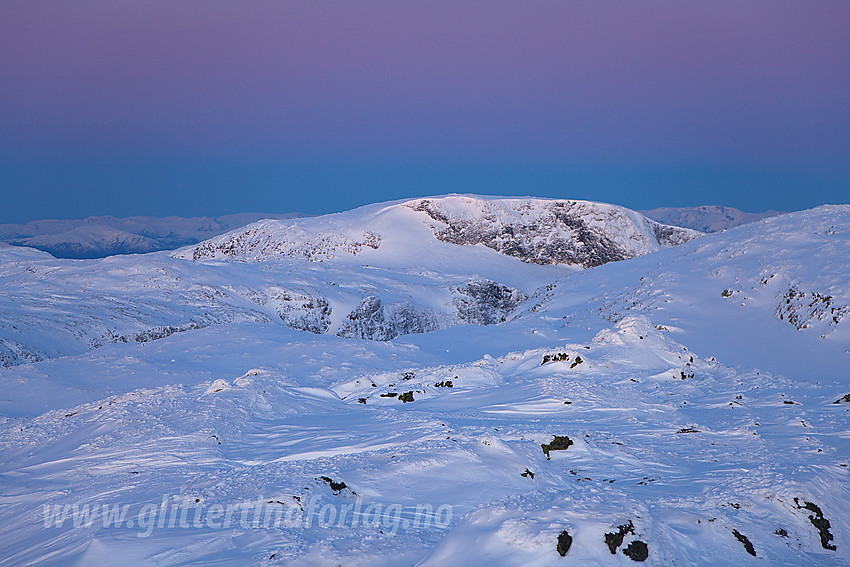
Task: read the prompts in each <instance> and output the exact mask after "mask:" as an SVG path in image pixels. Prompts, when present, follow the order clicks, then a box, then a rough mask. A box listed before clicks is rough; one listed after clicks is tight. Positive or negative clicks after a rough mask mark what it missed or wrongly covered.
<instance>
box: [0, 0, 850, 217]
mask: <svg viewBox="0 0 850 567" xmlns="http://www.w3.org/2000/svg"><path fill="white" fill-rule="evenodd" d="M848 30H850V2H847V1H846V0H798V1H783V0H747V1H741V0H729V1H721V0H711V1H705V2H683V1H681V0H671V1H655V0H653V1H646V2H636V1H634V0H619V1H615V0H610V1H609V0H562V1H557V2H556V1H524V2H503V1H500V0H486V1H483V0H482V1H463V0H454V1H442V0H428V1H421V0H404V1H401V0H395V1H381V0H371V1H323V0H309V1H303V2H287V1H283V0H281V1H272V0H265V1H260V0H242V1H239V2H236V1H233V2H225V1H220V0H194V1H180V0H167V1H161V0H144V1H141V2H140V1H135V0H102V1H100V0H97V1H96V0H77V1H75V2H60V1H42V0H3V1H2V2H0V198H2V204H0V222H24V221H27V220H32V219H37V218H72V217H83V216H89V215H95V214H112V215H116V216H128V215H133V214H146V215H160V216H161V215H168V214H176V215H182V216H193V215H220V214H225V213H231V212H239V211H269V212H284V211H293V210H297V211H303V212H309V213H321V212H331V211H336V210H342V209H346V208H350V207H354V206H357V205H360V204H365V203H369V202H374V201H378V200H386V199H396V198H403V197H409V196H418V195H427V194H440V193H448V192H477V193H491V194H518V195H540V196H553V197H564V198H582V199H592V200H601V201H607V202H614V203H618V204H622V205H625V206H629V207H632V208H651V207H657V206H691V205H699V204H725V205H730V206H735V207H739V208H742V209H744V210H750V211H758V210H765V209H769V208H773V209H779V210H792V209H800V208H806V207H811V206H815V205H817V204H821V203H826V202H831V203H848V202H850V32H848Z"/></svg>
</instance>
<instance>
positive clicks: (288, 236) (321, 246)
mask: <svg viewBox="0 0 850 567" xmlns="http://www.w3.org/2000/svg"><path fill="white" fill-rule="evenodd" d="M411 211H412V213H411ZM399 227H403V228H404V230H405V231H406V232H409V234H408V235H405V236H403V237H402V236H401V235H400V234H399V232H398V228H399ZM424 227H427V228H429V229H430V237H431V238H436V239H437V240H439V241H441V242H445V243H450V244H455V245H475V244H483V245H484V246H486V247H488V248H491V249H493V250H496V251H497V252H499V253H501V254H505V255H509V256H513V257H515V258H519V259H520V260H522V261H523V262H528V263H535V264H564V265H570V266H579V267H584V268H588V267H592V266H598V265H601V264H604V263H606V262H611V261H617V260H625V259H628V258H634V257H636V256H640V255H643V254H647V253H649V252H653V251H656V250H658V249H660V248H662V247H665V246H673V245H676V244H681V243H683V242H686V241H688V240H690V239H692V238H695V237H697V236H699V233H697V232H695V231H692V230H689V229H682V228H678V227H670V226H666V225H662V224H660V223H657V222H655V221H652V220H650V219H647V218H646V217H643V216H642V215H640V214H638V213H635V212H634V211H630V210H628V209H624V208H622V207H618V206H615V205H607V204H603V203H591V202H587V201H564V200H553V199H531V198H525V199H520V198H514V199H505V198H492V197H481V196H472V195H450V196H446V197H435V198H429V199H417V200H412V201H407V202H399V203H396V204H393V205H389V206H378V207H375V206H370V207H363V208H361V209H356V210H354V211H349V212H346V213H339V214H337V215H326V216H324V217H320V218H312V219H294V220H291V221H263V222H259V223H255V224H254V225H251V226H250V227H248V228H246V229H245V230H238V231H235V232H231V233H228V234H225V235H222V236H220V237H217V238H213V239H211V240H209V241H207V242H204V243H201V244H199V245H197V246H192V247H189V248H186V249H184V250H181V251H179V252H177V253H175V254H174V255H175V257H179V258H186V259H191V260H195V261H201V260H204V261H205V260H235V261H242V262H257V261H265V260H269V259H272V258H276V257H301V258H306V259H309V260H314V261H321V260H331V259H335V258H338V257H339V258H342V257H347V256H358V255H362V256H363V257H364V258H368V259H370V260H371V259H373V258H376V259H377V258H383V257H385V256H391V255H393V254H413V253H415V251H414V250H412V249H411V248H420V247H422V246H428V244H429V242H428V241H429V240H430V238H429V232H426V231H423V230H422V229H423V228H424ZM382 244H383V245H384V247H383V249H382ZM387 248H390V249H391V250H387Z"/></svg>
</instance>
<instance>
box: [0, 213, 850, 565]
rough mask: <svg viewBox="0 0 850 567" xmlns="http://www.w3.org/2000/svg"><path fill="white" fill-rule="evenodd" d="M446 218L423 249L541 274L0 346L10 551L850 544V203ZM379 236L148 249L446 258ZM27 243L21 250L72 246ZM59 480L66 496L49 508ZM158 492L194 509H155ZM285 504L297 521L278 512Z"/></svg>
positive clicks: (502, 553) (711, 558) (59, 561)
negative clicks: (589, 222)
mask: <svg viewBox="0 0 850 567" xmlns="http://www.w3.org/2000/svg"><path fill="white" fill-rule="evenodd" d="M412 212H413V213H417V211H412ZM444 213H445V211H443V213H441V214H444ZM404 214H407V213H406V212H405V213H404ZM458 216H460V215H453V216H452V218H456V217H458ZM414 218H419V217H418V216H417V217H414ZM499 222H502V221H501V219H500V220H499ZM447 224H448V223H447ZM487 224H490V223H489V221H488V223H487ZM361 226H362V225H357V226H356V227H355V228H353V229H352V230H354V231H356V230H360V229H361ZM426 228H427V229H428V230H427V232H423V233H422V234H425V235H428V236H429V238H431V241H433V242H435V244H434V248H433V251H432V250H426V252H427V254H424V255H423V257H422V261H423V263H425V264H426V265H429V264H428V263H429V262H433V263H434V264H437V263H442V265H443V266H446V267H450V268H452V269H457V268H458V267H459V266H462V265H463V264H466V265H467V272H466V275H468V273H469V270H468V267H469V266H470V265H473V264H471V263H472V262H476V264H474V265H475V266H476V267H481V266H488V269H490V270H492V271H491V272H489V273H488V275H491V276H493V277H494V278H498V281H504V282H505V285H511V284H515V285H516V287H517V289H522V290H523V293H526V294H527V295H530V296H531V299H530V300H529V301H527V302H525V303H524V304H522V306H521V307H520V309H518V310H514V311H511V312H510V313H509V314H508V315H507V317H506V319H507V320H506V321H504V322H501V323H498V324H492V325H487V326H475V325H460V326H458V325H455V326H450V327H446V328H442V329H439V330H436V331H433V332H428V333H419V334H408V335H401V336H398V337H396V338H395V339H393V340H391V341H368V340H356V339H350V338H343V337H340V336H336V335H335V334H334V333H324V334H314V333H307V332H303V331H298V330H296V329H293V328H290V327H289V326H286V325H270V324H265V323H262V322H254V321H252V320H250V319H247V318H246V319H242V320H240V321H234V322H232V323H230V324H226V325H224V324H222V325H211V326H208V327H205V328H200V329H195V330H192V331H191V332H185V333H174V334H171V335H169V336H167V337H164V338H161V339H159V340H155V341H147V342H129V343H113V344H105V345H103V346H102V347H101V348H98V349H96V350H93V351H90V352H86V353H82V354H77V355H74V356H64V357H61V358H52V359H49V360H44V361H42V362H38V363H30V364H22V365H19V366H15V367H11V368H6V369H0V390H2V392H3V394H2V395H0V415H2V416H3V417H2V418H0V420H2V421H0V455H2V458H0V463H1V464H0V478H2V483H0V499H2V500H0V501H2V502H3V506H2V507H1V508H0V550H2V551H0V563H2V564H4V565H5V564H9V565H19V564H44V565H51V564H54V565H74V564H78V565H111V564H115V563H116V562H120V563H122V564H139V565H142V564H146V565H337V564H340V565H354V564H356V565H387V566H390V565H393V566H394V565H428V566H430V565H440V566H452V565H463V566H465V567H466V566H469V565H630V564H632V562H633V559H632V558H630V557H637V558H641V555H640V551H641V545H640V544H639V543H637V542H642V543H643V544H645V546H646V551H647V553H648V555H647V557H646V559H645V561H644V563H645V564H646V565H665V566H666V565H718V564H723V565H764V564H769V565H848V564H850V561H849V560H848V559H847V557H848V554H847V553H846V550H847V549H848V546H850V515H848V513H847V512H846V510H848V509H850V490H848V487H850V484H848V474H850V472H848V465H850V436H848V433H847V418H848V415H850V414H848V411H850V402H844V401H839V400H843V399H844V396H845V395H846V394H850V376H848V374H847V368H849V367H850V364H848V360H850V353H848V352H847V351H848V350H850V336H848V328H850V318H847V317H845V316H844V313H845V312H846V310H845V308H846V306H847V305H848V304H850V297H848V293H850V292H848V290H850V266H848V261H847V254H846V252H847V251H848V250H850V207H848V206H842V207H820V208H818V209H813V210H811V211H803V212H800V213H793V214H789V215H784V216H781V217H776V218H772V219H767V220H764V221H760V222H758V223H754V224H750V225H746V226H743V227H739V228H736V229H732V230H728V231H726V232H724V233H722V234H720V233H718V234H711V235H707V236H704V237H701V238H699V239H696V240H693V241H691V242H687V243H684V244H682V245H681V246H677V247H674V248H670V249H662V250H659V251H656V252H652V253H649V254H646V255H643V256H641V257H637V258H633V259H629V260H624V261H620V262H611V263H607V264H605V265H602V266H597V267H593V268H591V269H587V270H582V271H576V270H575V269H574V268H571V267H564V266H557V265H538V264H536V263H534V262H527V261H526V262H524V261H522V260H521V259H520V258H517V257H513V256H510V255H507V254H502V253H499V252H497V251H496V250H495V249H493V248H491V247H489V246H487V245H486V244H485V243H484V242H481V243H480V244H479V245H462V246H458V245H455V244H450V243H446V242H443V241H440V240H436V239H434V238H433V235H434V234H437V233H439V232H440V231H441V230H444V229H445V227H443V226H442V225H440V224H436V223H435V227H434V228H433V229H432V228H431V227H430V226H427V225H426ZM414 232H415V231H410V232H406V233H405V234H410V235H411V236H410V238H411V239H414V238H418V236H417V235H416V234H419V233H416V234H413V233H414ZM477 232H479V231H477ZM485 232H486V231H485ZM349 234H356V232H352V233H349ZM386 234H388V233H386V232H383V233H381V236H382V242H388V241H390V240H391V239H389V238H386ZM429 242H430V241H429ZM488 242H495V240H490V241H488ZM382 246H383V244H382ZM442 246H445V247H447V248H446V251H445V254H444V256H443V257H441V256H440V255H439V253H438V252H436V251H437V250H441V249H442V248H440V247H442ZM380 249H381V248H380V247H379V248H378V250H375V249H372V248H369V249H368V250H365V251H363V253H360V252H358V253H357V254H356V255H355V254H352V253H351V252H348V251H346V252H343V253H334V256H335V257H334V258H329V257H328V256H327V255H325V256H324V257H323V258H322V261H315V256H313V258H314V261H310V260H305V259H304V258H303V257H297V258H294V257H285V258H279V257H277V256H275V257H274V258H273V259H270V258H269V257H268V255H266V256H265V257H263V258H262V259H261V258H259V257H251V256H250V254H248V252H249V251H248V250H247V248H246V249H244V250H240V252H239V254H243V252H244V253H245V254H246V255H245V256H240V258H239V259H243V260H246V259H248V258H249V257H251V258H252V261H241V262H231V261H228V262H219V261H213V262H209V261H203V262H188V261H186V260H182V259H174V258H167V257H166V256H164V255H162V254H155V255H152V256H146V257H144V258H145V259H146V260H147V259H150V258H154V259H155V260H156V261H157V262H161V263H163V264H167V265H168V266H173V267H172V268H170V269H175V270H176V269H177V268H176V266H182V267H183V268H181V269H187V270H192V272H191V274H192V276H191V277H192V278H194V280H193V281H197V282H200V281H205V280H207V279H209V278H220V280H221V282H224V281H226V280H231V284H229V285H232V278H243V282H244V283H243V284H242V285H245V286H246V287H249V286H253V285H254V284H253V283H251V281H252V279H253V278H261V277H266V275H267V276H268V277H269V279H270V280H274V281H275V282H276V285H281V286H283V287H291V286H292V285H293V280H296V279H298V280H300V279H301V278H304V277H305V274H309V273H311V270H312V271H313V272H314V273H315V274H317V275H316V276H315V277H316V279H317V280H318V279H321V278H324V279H330V280H332V281H333V280H334V278H337V277H341V275H342V274H354V275H355V277H366V276H363V275H362V274H368V273H371V272H373V271H378V272H379V273H381V274H382V275H381V277H382V278H385V279H383V280H377V279H376V280H373V281H374V282H375V283H376V285H377V283H378V282H380V283H382V284H383V283H384V282H385V281H396V282H397V283H398V285H401V283H404V285H406V286H407V288H408V289H413V288H416V287H417V286H422V287H428V286H432V285H435V282H440V281H441V280H440V274H439V273H438V272H436V267H438V266H435V274H434V275H433V279H409V275H410V274H407V275H406V276H405V277H404V278H401V276H392V277H397V278H398V279H396V280H392V277H391V274H398V273H401V272H398V270H399V269H400V265H399V264H396V265H395V266H393V265H392V262H400V261H401V260H400V259H399V256H397V255H395V254H388V253H387V254H386V257H385V258H380V257H379V256H378V254H377V253H378V251H379V250H380ZM279 250H284V248H280V249H279ZM287 250H288V248H287ZM384 250H385V251H388V250H391V248H385V249H384ZM449 250H451V251H452V252H449ZM0 251H2V249H0ZM217 253H218V252H217ZM385 253H386V252H385ZM432 253H433V254H436V256H435V257H432ZM15 254H18V256H17V258H18V260H16V261H15V262H9V263H8V264H7V265H6V268H5V269H6V270H7V272H9V271H11V268H10V266H12V265H15V266H18V268H17V269H19V270H22V271H25V270H26V267H29V266H30V265H31V263H32V262H35V263H36V265H38V262H41V261H44V262H47V260H39V257H40V254H39V253H37V252H28V253H24V251H17V250H16V251H15ZM367 254H370V255H372V256H371V258H370V262H371V263H370V264H368V265H369V266H372V267H370V268H362V264H361V262H364V259H363V258H364V257H365V255H367ZM453 254H458V255H464V256H462V257H461V258H459V259H452V258H451V257H450V256H452V255H453ZM467 254H469V255H468V256H466V255H467ZM484 259H486V260H487V262H484ZM259 260H261V261H259ZM123 261H124V259H121V260H120V261H119V259H117V258H116V259H110V262H111V264H110V263H109V262H106V261H104V264H103V265H100V268H99V269H105V266H107V265H112V266H114V267H115V269H117V268H118V267H120V268H121V270H130V267H131V266H132V264H126V265H125V264H123V263H122V262H123ZM128 261H129V260H128ZM52 262H58V261H56V260H52ZM169 262H173V264H170V263H169ZM379 262H386V264H383V266H387V268H383V266H382V265H381V264H379ZM501 262H504V264H502V263H501ZM19 264H20V265H19ZM75 264H76V263H75ZM137 264H138V265H141V264H143V262H137ZM78 265H80V266H83V267H86V266H89V267H91V266H93V265H94V264H92V263H88V262H81V263H79V264H78ZM294 266H298V268H295V267H294ZM305 266H306V268H305ZM42 267H43V269H44V270H45V273H42V274H41V275H42V276H43V277H52V278H54V279H55V278H56V276H55V275H51V274H55V273H63V274H64V275H65V276H66V277H67V276H70V273H69V272H63V271H62V270H69V269H70V268H69V267H68V266H66V265H65V263H63V262H58V265H57V264H52V265H51V264H45V265H42ZM357 267H360V268H361V269H362V273H360V272H358V271H357V270H356V269H355V268H357ZM137 269H139V268H138V266H137ZM48 270H56V272H52V273H50V274H49V273H46V272H47V271H48ZM335 270H338V271H335ZM381 270H385V272H384V271H381ZM355 272H356V273H355ZM26 273H31V272H26ZM83 273H85V272H84V270H82V269H81V271H80V275H79V277H80V278H82V276H83ZM187 273H189V272H187ZM447 273H448V274H451V273H452V272H451V271H449V272H447ZM511 276H513V278H514V279H513V280H511V279H507V278H510V277H511ZM771 276H772V277H771ZM182 277H185V276H184V275H183V274H182V273H181V278H182ZM101 278H107V280H106V281H103V280H101ZM108 278H113V279H108ZM287 278H290V279H289V280H287ZM546 278H550V279H549V280H548V281H547V279H546ZM523 280H528V281H529V282H530V281H532V280H535V281H540V282H543V283H541V284H540V287H539V289H538V290H537V291H536V292H534V291H533V290H530V291H525V290H526V289H527V288H526V287H522V281H523ZM556 280H557V281H556ZM56 281H64V280H56ZM125 281H126V282H133V281H136V284H133V285H135V286H136V287H135V288H133V290H134V291H133V294H135V295H142V294H143V293H144V290H145V289H147V288H146V287H145V284H147V283H149V273H148V272H145V273H144V274H143V275H141V276H139V277H138V279H137V280H134V279H133V277H131V273H130V272H128V271H119V272H116V273H115V274H114V275H113V276H106V275H103V274H102V273H101V275H99V276H97V277H94V278H93V281H92V286H91V287H95V288H100V289H106V288H109V289H113V288H116V287H119V286H118V283H117V282H125ZM257 281H259V280H257ZM343 281H344V280H340V281H339V282H337V283H342V282H343ZM180 282H181V283H180V285H186V284H184V283H182V282H183V279H181V280H180ZM122 285H123V284H122ZM175 285H176V284H175ZM210 285H214V286H218V285H219V283H217V282H215V281H214V282H213V283H212V284H210ZM436 285H439V284H436ZM20 286H21V280H15V279H12V280H7V281H6V282H4V289H8V290H14V291H15V292H16V293H17V289H18V288H19V287H20ZM162 287H164V286H159V287H155V294H160V293H161V289H162ZM58 289H59V288H58V287H57V291H56V292H55V293H56V294H57V295H58ZM175 289H176V288H175ZM792 289H793V290H795V291H794V292H793V293H790V292H789V290H792ZM35 293H36V292H35V291H33V297H35ZM86 293H89V292H86ZM213 295H215V294H213ZM43 297H47V296H46V295H43ZM171 301H176V299H175V298H174V297H169V298H166V300H164V305H167V306H169V307H163V309H166V308H170V305H171V304H170V302H171ZM209 301H213V300H211V299H210V300H209ZM252 304H253V305H258V304H256V303H252ZM6 305H8V304H6ZM179 308H180V309H183V308H184V307H179ZM6 309H7V307H6V306H4V313H5V310H6ZM68 309H70V307H68ZM57 311H58V309H57V308H56V306H55V305H53V306H50V307H49V308H48V309H45V310H44V315H45V316H47V315H49V314H50V313H55V312H57ZM260 311H262V310H260ZM97 312H98V311H97V310H92V312H91V313H89V314H88V315H87V316H89V317H91V316H93V315H94V314H96V313H97ZM23 317H24V316H23V315H21V316H20V317H19V320H22V319H23ZM836 319H837V320H836ZM848 399H850V398H848ZM834 402H839V403H834ZM564 438H568V439H569V441H570V443H567V442H566V441H565V440H564ZM113 504H119V505H124V506H127V507H128V513H127V515H126V516H125V518H124V520H123V521H122V522H112V523H111V524H109V525H105V523H104V521H103V520H104V518H103V517H102V513H98V515H95V516H94V517H93V518H92V522H91V524H90V525H86V522H84V521H80V522H79V523H80V524H81V525H80V526H79V527H74V525H73V519H74V518H73V517H72V516H73V513H72V512H73V506H74V505H76V506H77V507H78V509H80V508H81V507H84V506H86V505H97V506H98V507H99V506H102V505H113ZM45 505H47V506H49V508H48V510H50V511H54V510H55V508H54V507H56V506H58V507H59V508H58V510H59V513H58V514H59V516H61V515H62V511H63V510H64V509H65V506H67V507H68V510H69V514H68V518H66V519H65V521H64V522H61V524H62V525H61V526H57V525H55V522H51V524H52V525H51V526H50V527H45V512H44V510H45V508H44V506H45ZM216 506H221V507H222V508H226V507H228V506H230V507H233V508H234V510H235V514H236V515H235V518H236V519H235V520H234V521H232V522H230V523H229V524H228V525H227V526H226V527H225V526H223V525H221V523H220V522H217V521H215V519H216V518H218V519H219V520H220V517H219V516H215V514H211V511H213V510H216V509H217V508H215V507H216ZM417 506H419V507H420V510H419V512H420V513H417V512H416V510H417ZM98 510H101V508H98ZM161 510H164V511H165V512H168V511H169V510H176V511H178V512H185V515H184V520H185V521H184V526H185V527H181V525H180V519H179V517H178V518H177V519H176V521H174V522H170V521H169V520H167V519H166V518H164V517H163V525H162V527H158V524H156V525H151V524H150V523H149V522H148V520H150V519H151V518H152V517H153V518H154V519H157V520H158V519H159V517H162V516H161V515H158V514H160V511H161ZM257 510H259V511H260V512H262V514H260V516H259V517H258V516H255V512H256V511H257ZM280 510H285V511H287V512H289V513H291V517H292V518H294V519H295V520H297V521H293V522H291V523H288V524H284V525H278V526H277V527H274V526H272V525H264V520H263V519H262V516H263V514H265V513H267V512H268V513H270V514H272V516H273V515H274V513H275V511H280ZM242 511H246V512H245V515H244V520H243V517H242V516H240V514H241V512H242ZM51 513H52V512H51ZM343 513H345V514H346V515H345V517H344V518H343ZM178 516H179V514H178ZM198 518H200V519H201V520H200V523H198V524H196V523H195V520H197V519H198ZM354 518H356V519H357V522H354V521H353V519H354ZM54 519H55V516H54ZM77 519H78V520H79V518H77ZM255 519H256V522H255V521H254V520H255ZM130 522H133V523H132V525H131V524H130ZM140 522H141V523H142V525H140ZM119 524H120V525H119ZM169 524H171V527H169ZM565 532H566V535H567V536H569V538H571V545H570V546H569V549H568V550H566V551H565V554H564V555H563V556H561V554H560V553H559V551H558V547H559V542H561V551H564V542H566V541H567V538H566V537H564V533H565ZM618 534H619V535H620V536H621V537H620V538H618V537H617V536H618ZM618 539H619V540H620V541H619V542H618V541H617V540H618ZM833 547H834V549H833ZM750 550H751V551H752V554H755V555H752V554H751V553H750ZM627 551H628V553H629V554H631V555H627V554H626V552H627Z"/></svg>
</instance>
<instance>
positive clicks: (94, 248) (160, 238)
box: [0, 213, 301, 258]
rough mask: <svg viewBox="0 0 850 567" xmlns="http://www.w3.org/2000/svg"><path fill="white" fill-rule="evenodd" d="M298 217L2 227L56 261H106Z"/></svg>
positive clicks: (2, 232) (6, 236) (3, 236)
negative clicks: (253, 224) (97, 259)
mask: <svg viewBox="0 0 850 567" xmlns="http://www.w3.org/2000/svg"><path fill="white" fill-rule="evenodd" d="M299 216H301V215H300V214H298V213H287V214H262V213H243V214H236V215H225V216H221V217H218V218H209V217H194V218H182V217H162V218H160V217H128V218H115V217H110V216H98V217H88V218H85V219H73V220H41V221H32V222H29V223H26V224H0V242H7V243H10V244H15V245H17V246H28V247H32V248H37V249H39V250H43V251H45V252H49V253H50V254H52V255H53V256H55V257H57V258H103V257H106V256H113V255H115V254H145V253H147V252H154V251H156V250H173V249H175V248H179V247H181V246H186V245H188V244H195V243H197V242H200V241H202V240H206V239H207V238H210V237H212V236H216V235H218V234H222V233H224V232H227V231H229V230H233V229H236V228H240V227H242V226H245V225H247V224H250V223H252V222H256V221H257V220H260V219H284V218H295V217H299Z"/></svg>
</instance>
